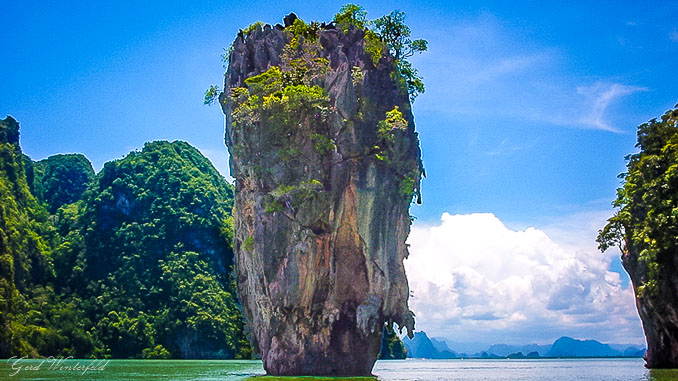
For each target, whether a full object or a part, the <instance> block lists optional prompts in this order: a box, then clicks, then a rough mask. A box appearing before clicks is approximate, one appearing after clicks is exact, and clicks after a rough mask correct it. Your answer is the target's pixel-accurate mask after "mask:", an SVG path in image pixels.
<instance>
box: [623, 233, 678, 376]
mask: <svg viewBox="0 0 678 381" xmlns="http://www.w3.org/2000/svg"><path fill="white" fill-rule="evenodd" d="M636 251H637V250H634V248H633V247H631V245H629V247H628V249H627V250H626V251H625V252H624V253H623V254H622V263H623V265H624V268H625V269H626V271H627V272H628V273H629V277H630V278H631V282H632V283H633V286H634V290H636V307H638V314H639V315H640V319H641V320H642V322H643V331H645V339H646V340H647V352H645V366H647V367H648V368H678V256H674V257H673V260H672V261H666V262H665V263H663V264H662V270H661V271H662V274H663V277H662V278H663V279H664V280H665V281H663V282H661V283H659V285H658V290H657V294H656V295H650V294H649V293H642V292H639V291H638V286H639V285H641V284H644V283H645V281H646V279H647V277H648V273H649V270H648V266H647V264H646V263H644V262H643V261H640V260H639V255H638V254H637V253H636Z"/></svg>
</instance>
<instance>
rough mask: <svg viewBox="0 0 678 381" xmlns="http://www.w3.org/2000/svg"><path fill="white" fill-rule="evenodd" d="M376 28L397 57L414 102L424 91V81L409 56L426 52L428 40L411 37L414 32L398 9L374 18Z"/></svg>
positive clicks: (400, 70)
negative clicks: (412, 38) (408, 59)
mask: <svg viewBox="0 0 678 381" xmlns="http://www.w3.org/2000/svg"><path fill="white" fill-rule="evenodd" d="M374 29H375V33H376V34H377V35H378V36H379V38H380V39H381V40H382V41H383V42H384V43H385V44H386V46H387V47H388V49H389V52H390V54H391V55H392V56H393V57H394V58H395V61H396V65H397V67H398V72H399V74H400V76H401V77H402V78H403V80H404V82H405V86H406V88H407V93H408V94H409V95H410V100H411V101H412V102H414V100H415V99H416V97H417V96H418V95H419V94H421V93H423V92H424V90H425V89H424V82H423V80H422V78H421V76H419V73H418V72H417V70H416V69H415V68H414V67H413V66H412V64H411V63H410V62H409V61H407V58H409V57H412V56H413V55H415V54H418V53H423V52H425V51H426V50H427V49H428V42H427V41H426V40H421V39H420V40H411V39H410V35H411V33H412V32H411V30H410V28H409V27H408V26H407V25H406V24H405V13H404V12H401V11H398V10H395V11H393V12H391V13H390V14H388V15H386V16H382V17H380V18H378V19H376V20H374Z"/></svg>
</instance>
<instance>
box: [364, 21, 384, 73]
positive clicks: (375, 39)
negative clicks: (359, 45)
mask: <svg viewBox="0 0 678 381" xmlns="http://www.w3.org/2000/svg"><path fill="white" fill-rule="evenodd" d="M364 44H365V53H367V55H368V56H369V57H370V59H371V60H372V64H373V65H375V66H376V65H377V64H378V63H379V61H380V60H381V57H382V56H383V55H384V49H386V45H385V44H384V41H383V40H382V39H381V38H380V37H379V36H378V35H377V34H376V33H374V32H373V31H371V30H367V31H365V40H364Z"/></svg>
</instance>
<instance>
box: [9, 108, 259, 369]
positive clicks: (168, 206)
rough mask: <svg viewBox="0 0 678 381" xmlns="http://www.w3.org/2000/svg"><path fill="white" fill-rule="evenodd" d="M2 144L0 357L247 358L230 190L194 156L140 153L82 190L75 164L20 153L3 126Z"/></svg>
mask: <svg viewBox="0 0 678 381" xmlns="http://www.w3.org/2000/svg"><path fill="white" fill-rule="evenodd" d="M0 138H4V139H5V140H4V141H3V140H0V197H1V198H2V200H3V202H2V203H1V204H0V357H5V358H6V357H10V356H12V355H16V356H24V355H28V356H41V355H42V356H75V357H77V358H86V357H117V358H129V357H136V358H170V357H174V358H176V357H215V358H250V357H251V348H250V346H249V343H248V342H247V339H246V337H245V335H244V333H243V332H244V326H243V321H242V317H241V314H240V311H239V307H238V305H237V301H236V298H235V285H234V282H233V280H232V279H231V278H230V276H229V274H230V272H231V270H230V269H231V266H232V263H233V252H232V249H231V242H232V240H233V220H232V217H231V216H230V210H231V208H232V204H233V189H232V187H231V186H230V185H229V184H228V183H226V181H225V180H224V178H223V177H222V176H221V175H220V174H219V173H218V172H217V171H216V170H215V169H214V167H213V166H212V165H211V163H209V161H208V160H207V159H206V158H205V157H204V156H202V155H201V154H200V153H199V152H198V151H197V150H196V149H195V148H193V147H191V146H189V145H188V144H187V143H183V142H174V143H168V142H153V143H148V144H146V145H145V147H144V149H143V150H142V151H141V152H133V153H131V154H129V155H128V156H127V157H125V158H124V159H121V160H117V161H114V162H110V163H107V164H106V165H105V166H104V169H103V170H102V171H101V173H99V175H97V176H96V177H95V178H94V180H93V181H89V180H90V176H92V175H93V171H91V165H90V164H89V162H87V161H86V159H85V158H84V157H82V156H80V155H58V156H55V157H50V158H49V159H47V160H43V161H40V162H38V163H33V162H32V161H30V159H27V158H26V157H24V155H22V154H21V150H20V148H19V145H18V123H17V122H16V121H15V120H13V119H11V118H7V119H5V120H3V121H0ZM24 167H26V168H28V171H26V170H25V168H24ZM27 172H30V173H31V174H32V176H33V178H32V180H33V181H32V183H33V187H32V188H33V189H34V192H35V193H37V191H38V190H39V191H40V192H42V191H43V190H42V189H44V190H45V192H46V196H52V195H54V194H56V195H57V196H58V197H54V198H53V199H52V198H47V199H46V202H45V205H46V206H50V207H54V208H56V211H55V212H54V213H53V215H52V216H49V213H48V211H47V210H46V209H45V208H44V207H43V206H42V205H40V204H39V203H38V201H37V200H36V199H35V197H34V196H33V195H32V194H31V192H30V191H29V184H28V183H27V176H26V173H27ZM88 182H89V183H90V186H89V188H88V189H87V191H85V192H84V193H82V191H81V189H83V187H84V185H85V184H86V183H88ZM81 193H82V198H81V199H79V200H76V202H73V203H67V202H69V201H71V200H73V199H75V198H79V194H81ZM62 203H63V205H60V204H62ZM48 217H49V219H48Z"/></svg>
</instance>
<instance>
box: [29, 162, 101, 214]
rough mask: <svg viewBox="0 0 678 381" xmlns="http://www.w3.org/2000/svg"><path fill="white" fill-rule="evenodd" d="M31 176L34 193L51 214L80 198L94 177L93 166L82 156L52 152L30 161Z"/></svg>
mask: <svg viewBox="0 0 678 381" xmlns="http://www.w3.org/2000/svg"><path fill="white" fill-rule="evenodd" d="M33 178H34V179H33V182H34V185H33V188H34V192H33V193H34V195H35V196H36V197H37V198H38V200H40V201H41V202H45V203H47V209H48V210H49V212H50V213H51V214H54V213H56V211H57V210H58V209H59V208H60V207H61V206H63V205H66V204H71V203H74V202H76V201H78V200H79V199H80V198H81V197H82V194H83V192H85V189H87V186H88V185H89V183H90V182H91V181H92V180H93V179H94V169H93V168H92V163H90V161H89V160H87V158H86V157H85V156H84V155H81V154H68V155H54V156H50V157H48V158H47V159H44V160H40V161H38V162H36V163H35V164H34V175H33Z"/></svg>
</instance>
